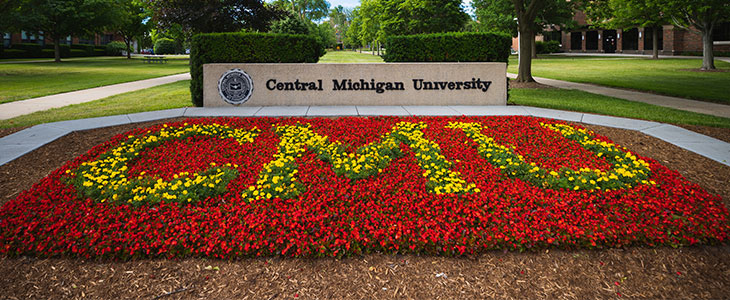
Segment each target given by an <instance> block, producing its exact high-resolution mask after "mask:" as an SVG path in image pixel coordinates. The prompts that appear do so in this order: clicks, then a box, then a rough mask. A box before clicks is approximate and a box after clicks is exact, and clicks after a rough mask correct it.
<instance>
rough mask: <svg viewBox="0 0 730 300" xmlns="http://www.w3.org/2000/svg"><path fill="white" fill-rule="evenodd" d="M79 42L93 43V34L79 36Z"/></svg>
mask: <svg viewBox="0 0 730 300" xmlns="http://www.w3.org/2000/svg"><path fill="white" fill-rule="evenodd" d="M79 44H84V45H93V44H94V37H93V36H91V37H89V36H82V37H79Z"/></svg>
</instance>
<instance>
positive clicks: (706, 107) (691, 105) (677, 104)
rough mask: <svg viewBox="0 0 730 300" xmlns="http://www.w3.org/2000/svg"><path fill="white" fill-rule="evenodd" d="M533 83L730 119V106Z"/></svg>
mask: <svg viewBox="0 0 730 300" xmlns="http://www.w3.org/2000/svg"><path fill="white" fill-rule="evenodd" d="M507 77H509V78H517V74H513V73H507ZM533 78H535V81H537V82H538V83H542V84H544V85H549V86H553V87H556V88H561V89H569V90H581V91H584V92H589V93H593V94H599V95H604V96H610V97H615V98H620V99H626V100H631V101H638V102H644V103H649V104H654V105H659V106H664V107H670V108H675V109H681V110H686V111H692V112H696V113H701V114H708V115H713V116H718V117H724V118H730V105H725V104H717V103H710V102H703V101H697V100H690V99H685V98H679V97H671V96H662V95H656V94H650V93H642V92H636V91H631V90H624V89H617V88H610V87H605V86H600V85H595V84H587V83H576V82H570V81H563V80H556V79H549V78H542V77H534V76H533Z"/></svg>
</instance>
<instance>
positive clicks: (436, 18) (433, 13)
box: [379, 0, 469, 35]
mask: <svg viewBox="0 0 730 300" xmlns="http://www.w3.org/2000/svg"><path fill="white" fill-rule="evenodd" d="M380 2H381V3H380V5H381V7H382V15H380V16H379V17H380V19H381V24H382V27H383V32H384V33H385V34H386V35H397V34H419V33H435V32H450V31H460V30H461V29H462V28H463V27H464V24H466V22H467V21H468V20H469V16H468V15H467V14H466V13H465V12H464V9H463V8H462V7H461V1H460V0H380Z"/></svg>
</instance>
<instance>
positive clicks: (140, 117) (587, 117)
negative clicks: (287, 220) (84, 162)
mask: <svg viewBox="0 0 730 300" xmlns="http://www.w3.org/2000/svg"><path fill="white" fill-rule="evenodd" d="M410 115H414V116H460V115H466V116H505V115H520V116H535V117H542V118H551V119H558V120H565V121H571V122H581V123H586V124H595V125H601V126H608V127H616V128H623V129H630V130H636V131H639V132H642V133H645V134H647V135H650V136H653V137H656V138H658V139H661V140H664V141H666V142H669V143H671V144H674V145H676V146H679V147H681V148H684V149H687V150H689V151H692V152H695V153H697V154H699V155H702V156H705V157H707V158H710V159H713V160H715V161H718V162H720V163H722V164H725V165H728V166H730V144H729V143H726V142H723V141H721V140H718V139H715V138H711V137H708V136H705V135H702V134H699V133H696V132H693V131H689V130H686V129H684V128H681V127H677V126H674V125H669V124H662V123H657V122H650V121H642V120H635V119H627V118H617V117H610V116H602V115H594V114H584V113H577V112H570V111H561V110H553V109H544V108H536V107H529V106H267V107H261V106H258V107H254V106H251V107H236V108H230V107H223V108H202V107H195V108H178V109H170V110H161V111H150V112H143V113H136V114H128V115H117V116H109V117H101V118H91V119H81V120H73V121H61V122H54V123H46V124H41V125H36V126H33V127H31V128H28V129H25V130H22V131H19V132H16V133H14V134H11V135H8V136H5V137H3V138H0V165H3V164H5V163H8V162H10V161H12V160H14V159H16V158H18V157H20V156H22V155H24V154H26V153H29V152H31V151H33V150H35V149H37V148H39V147H41V146H43V145H45V144H47V143H50V142H52V141H54V140H56V139H58V138H60V137H62V136H64V135H67V134H69V133H71V132H74V131H78V130H87V129H94V128H101V127H107V126H115V125H123V124H131V123H139V122H146V121H153V120H160V119H167V118H175V117H216V116H238V117H294V116H298V117H304V116H410Z"/></svg>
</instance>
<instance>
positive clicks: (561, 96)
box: [0, 51, 730, 128]
mask: <svg viewBox="0 0 730 300" xmlns="http://www.w3.org/2000/svg"><path fill="white" fill-rule="evenodd" d="M362 61H367V62H382V60H380V58H379V57H377V56H373V55H369V54H361V53H357V52H352V51H331V52H328V53H327V54H326V55H325V56H324V57H322V58H321V59H320V62H322V63H332V62H340V63H347V62H362ZM189 84H190V81H189V80H185V81H179V82H175V83H170V84H165V85H161V86H157V87H152V88H148V89H144V90H139V91H134V92H129V93H124V94H119V95H115V96H112V97H108V98H104V99H101V100H96V101H92V102H87V103H82V104H76V105H70V106H66V107H61V108H55V109H51V110H46V111H41V112H36V113H32V114H28V115H23V116H19V117H16V118H13V119H9V120H0V128H7V127H18V126H31V125H35V124H40V123H46V122H55V121H63V120H73V119H81V118H92V117H101V116H109V115H117V114H128V113H136V112H143V111H154V110H161V109H170V108H180V107H186V106H190V105H191V103H190V91H189ZM509 100H510V103H514V104H518V105H526V106H536V107H545V108H553V109H561V110H570V111H578V112H586V113H596V114H603V115H612V116H619V117H627V118H636V119H644V120H652V121H658V122H665V123H673V124H691V125H703V126H712V127H725V128H730V119H727V118H721V117H715V116H709V115H704V114H699V113H693V112H687V111H682V110H677V109H671V108H665V107H661V106H656V105H651V104H646V103H641V102H633V101H628V100H622V99H618V98H613V97H607V96H601V95H596V94H591V93H587V92H582V91H577V90H563V89H511V90H510V99H509Z"/></svg>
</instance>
